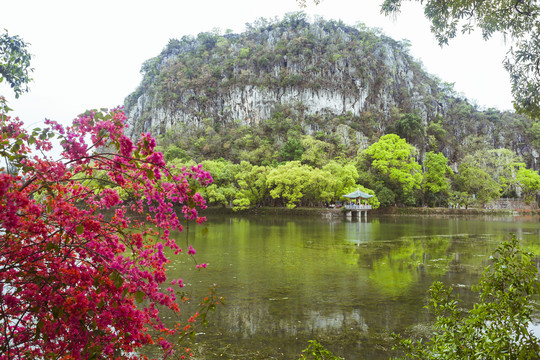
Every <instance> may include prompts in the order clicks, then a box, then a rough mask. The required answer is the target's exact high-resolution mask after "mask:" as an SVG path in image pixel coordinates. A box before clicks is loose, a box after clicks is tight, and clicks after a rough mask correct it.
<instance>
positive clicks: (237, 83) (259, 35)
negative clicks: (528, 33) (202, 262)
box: [125, 13, 540, 167]
mask: <svg viewBox="0 0 540 360" xmlns="http://www.w3.org/2000/svg"><path fill="white" fill-rule="evenodd" d="M141 72H142V73H143V74H144V77H143V80H142V82H141V84H140V85H139V87H138V88H137V90H136V91H135V92H134V93H132V94H131V95H129V96H128V97H127V98H126V100H125V107H126V110H127V112H128V114H129V118H130V123H131V131H132V132H133V133H134V134H135V133H140V132H142V131H152V132H153V133H154V134H155V135H161V142H162V145H163V146H165V147H170V146H175V149H177V151H178V154H180V155H179V156H183V157H185V158H192V159H195V160H196V161H202V160H203V159H208V158H219V157H223V158H225V159H227V160H231V161H234V162H238V161H240V160H247V161H250V162H251V163H253V164H271V163H275V162H279V161H286V160H294V159H295V156H296V155H295V153H296V152H297V151H306V146H309V144H310V142H311V144H313V143H316V144H318V146H322V147H324V149H325V152H326V153H327V154H328V156H329V158H332V157H354V156H356V154H357V152H358V151H359V150H362V149H365V148H366V147H368V146H369V145H370V144H372V143H373V142H375V141H377V140H378V138H379V137H380V136H382V135H384V134H386V133H396V134H398V135H400V136H401V137H403V138H406V139H407V141H408V142H410V143H412V144H414V145H415V146H416V147H417V148H418V150H419V152H420V154H421V155H422V154H424V153H425V152H427V151H440V152H443V153H444V155H445V156H446V157H447V158H448V159H449V160H450V161H451V162H452V163H453V164H456V163H458V162H459V161H460V160H461V159H462V158H463V157H464V156H465V155H466V154H468V153H472V152H474V151H476V150H482V149H494V148H507V149H511V150H512V151H514V152H516V153H517V154H518V155H520V156H522V157H523V159H524V161H525V162H526V163H527V165H528V166H532V167H534V166H535V164H536V158H537V157H538V153H537V150H535V149H538V147H539V145H540V139H539V135H538V134H536V133H534V132H533V130H532V129H533V127H532V121H530V120H529V119H527V118H525V117H523V116H518V115H516V114H514V113H511V112H499V111H497V110H492V109H490V110H487V111H479V110H478V109H477V108H476V107H475V106H473V105H471V104H470V103H469V102H468V101H467V100H466V99H464V98H463V97H461V96H458V95H457V94H456V93H455V92H454V91H453V89H452V86H451V85H449V84H447V83H444V82H442V81H441V80H439V79H437V78H436V77H434V76H431V75H429V74H427V73H426V72H425V71H424V70H423V68H422V66H421V65H420V64H419V63H418V62H417V61H415V60H414V59H413V58H412V57H411V56H410V54H409V53H408V44H407V43H406V42H402V41H395V40H393V39H391V38H389V37H387V36H385V35H383V34H380V33H378V32H376V31H373V30H370V29H367V28H365V27H362V26H357V27H352V26H348V25H345V24H344V23H342V22H338V21H333V20H330V21H326V20H320V19H319V20H315V21H313V22H309V21H308V19H307V17H306V16H305V15H304V14H302V13H296V14H290V15H287V16H285V18H284V19H283V20H281V21H277V20H276V21H270V20H265V19H261V20H258V21H257V22H255V23H254V24H251V25H248V26H247V30H246V31H245V32H244V33H242V34H225V35H219V34H215V33H200V34H199V35H197V37H187V36H186V37H183V38H182V39H181V40H170V41H169V43H168V44H167V46H166V47H165V49H164V50H163V51H162V52H161V54H159V56H157V57H155V58H152V59H150V60H148V61H146V62H145V63H144V64H143V66H142V69H141ZM448 80H450V81H451V80H452V79H448ZM317 142H318V143H317ZM306 144H308V145H306Z"/></svg>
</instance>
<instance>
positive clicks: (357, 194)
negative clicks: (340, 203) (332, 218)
mask: <svg viewBox="0 0 540 360" xmlns="http://www.w3.org/2000/svg"><path fill="white" fill-rule="evenodd" d="M343 197H345V198H348V199H351V201H350V202H349V203H348V204H345V209H346V210H347V211H346V216H348V217H349V216H354V215H358V212H360V213H364V216H365V217H366V218H367V212H368V210H371V205H368V204H367V203H366V202H365V201H364V204H359V200H358V199H364V200H367V199H369V198H372V197H373V195H370V194H366V193H365V192H363V191H360V189H356V191H353V192H352V193H350V194H347V195H343ZM352 200H356V203H353V202H352Z"/></svg>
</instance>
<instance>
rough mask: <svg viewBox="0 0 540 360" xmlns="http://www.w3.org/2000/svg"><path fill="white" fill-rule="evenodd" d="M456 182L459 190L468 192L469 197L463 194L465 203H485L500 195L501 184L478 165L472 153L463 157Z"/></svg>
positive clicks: (455, 178)
mask: <svg viewBox="0 0 540 360" xmlns="http://www.w3.org/2000/svg"><path fill="white" fill-rule="evenodd" d="M454 184H455V186H456V188H457V190H458V192H461V193H465V194H467V195H466V196H467V197H468V198H469V199H465V198H464V197H463V196H461V200H463V201H464V202H465V203H474V202H477V203H479V204H481V205H483V204H487V203H488V202H490V201H491V200H493V199H496V198H498V197H499V196H500V191H501V185H499V184H498V183H497V182H496V181H495V180H494V179H493V177H492V176H491V175H490V174H489V173H488V172H487V171H485V170H484V169H482V168H480V167H478V166H477V165H476V164H475V159H474V158H473V156H471V155H467V156H466V157H465V159H463V162H462V163H461V165H460V166H459V172H458V173H457V174H456V176H455V177H454ZM462 195H463V194H462ZM473 199H474V201H473ZM463 201H462V202H463Z"/></svg>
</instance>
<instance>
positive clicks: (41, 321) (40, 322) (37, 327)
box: [36, 319, 45, 336]
mask: <svg viewBox="0 0 540 360" xmlns="http://www.w3.org/2000/svg"><path fill="white" fill-rule="evenodd" d="M44 324H45V323H44V322H43V320H41V319H40V320H39V321H38V322H37V324H36V336H39V334H40V333H41V329H42V328H43V325H44Z"/></svg>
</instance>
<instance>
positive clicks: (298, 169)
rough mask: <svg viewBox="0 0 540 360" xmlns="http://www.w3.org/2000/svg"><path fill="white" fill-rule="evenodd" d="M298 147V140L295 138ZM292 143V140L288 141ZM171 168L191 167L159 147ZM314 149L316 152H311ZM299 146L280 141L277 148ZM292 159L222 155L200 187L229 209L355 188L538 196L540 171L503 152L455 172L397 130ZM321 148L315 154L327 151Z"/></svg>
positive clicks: (333, 198) (321, 198)
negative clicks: (347, 153)
mask: <svg viewBox="0 0 540 360" xmlns="http://www.w3.org/2000/svg"><path fill="white" fill-rule="evenodd" d="M297 142H298V143H299V144H301V141H300V140H298V141H297ZM291 143H293V142H292V141H289V142H288V143H287V144H291ZM161 150H162V151H163V152H164V154H165V159H166V161H167V162H168V163H169V164H170V165H174V166H175V167H176V168H183V167H185V166H190V165H194V164H195V161H193V160H188V159H186V158H185V155H186V154H185V152H182V151H181V150H180V149H179V148H178V147H177V146H176V145H172V144H171V145H169V146H167V147H162V148H161ZM312 150H313V149H312ZM283 151H284V152H291V153H293V154H294V152H295V151H296V150H295V148H294V146H293V145H291V148H289V149H288V148H287V145H285V146H284V148H283V149H282V152H283ZM299 154H300V156H298V157H297V159H296V160H290V161H281V162H274V163H273V164H268V165H263V164H252V163H250V162H249V161H246V160H243V161H240V162H233V161H230V160H225V159H223V158H220V159H215V160H203V161H201V165H202V166H203V168H204V169H205V170H207V171H209V172H210V173H211V174H212V177H213V179H214V182H213V183H212V184H211V185H210V186H208V187H207V188H205V189H203V190H202V194H203V196H204V197H205V198H206V199H207V201H208V202H209V204H211V205H217V206H227V207H232V208H234V209H248V208H252V207H260V206H277V207H280V206H287V207H289V208H294V207H296V206H308V207H309V206H317V207H320V206H325V205H328V204H331V203H336V202H338V201H343V200H345V199H344V198H343V197H342V196H343V195H345V194H347V193H350V192H352V191H354V190H356V189H360V190H362V191H364V192H366V193H368V194H373V195H375V196H374V197H373V198H371V199H369V200H368V203H369V204H370V205H372V206H373V207H374V208H377V207H379V206H382V207H388V206H424V205H427V206H430V207H435V206H451V205H454V206H457V205H459V206H464V207H469V206H480V207H482V206H485V205H487V204H488V203H490V202H491V201H492V200H495V199H498V198H500V197H514V198H516V197H519V198H522V199H524V200H525V201H526V202H528V203H533V202H535V201H537V197H538V195H539V194H540V176H539V175H538V172H537V171H535V170H531V169H528V168H527V167H526V166H525V163H523V161H522V160H521V159H520V157H519V156H518V155H516V154H515V153H513V152H512V151H511V150H508V149H491V150H485V149H482V150H479V151H476V152H474V153H472V154H468V155H466V156H465V157H464V159H463V161H462V162H461V163H460V164H459V166H457V171H454V170H453V169H452V168H451V167H450V165H449V161H448V159H447V158H446V157H445V156H444V154H443V153H441V152H434V151H429V152H427V153H426V154H425V155H424V157H423V159H419V158H418V155H419V152H418V150H417V149H416V148H415V147H414V146H412V145H411V144H409V143H408V142H407V141H406V140H405V139H404V138H401V137H400V136H398V135H396V134H387V135H384V136H382V137H381V138H380V139H379V140H378V141H377V142H375V143H373V144H372V145H371V146H369V147H367V148H366V149H364V150H361V151H359V152H358V154H357V156H356V157H354V158H342V157H339V156H336V157H334V158H333V159H327V158H326V157H324V156H323V157H321V158H317V152H313V151H312V152H308V153H307V154H306V152H305V150H304V151H300V152H299ZM326 154H327V152H325V151H324V147H323V148H322V149H319V155H321V156H322V155H326Z"/></svg>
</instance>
